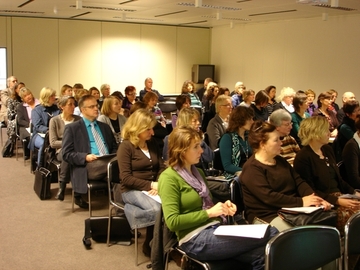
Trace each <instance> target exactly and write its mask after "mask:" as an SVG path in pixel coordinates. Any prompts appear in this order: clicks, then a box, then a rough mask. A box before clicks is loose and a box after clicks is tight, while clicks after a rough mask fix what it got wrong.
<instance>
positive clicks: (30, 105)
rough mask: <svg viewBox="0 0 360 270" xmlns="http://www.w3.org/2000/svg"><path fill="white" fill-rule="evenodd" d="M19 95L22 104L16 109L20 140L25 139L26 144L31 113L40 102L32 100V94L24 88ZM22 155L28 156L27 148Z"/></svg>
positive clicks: (28, 136)
mask: <svg viewBox="0 0 360 270" xmlns="http://www.w3.org/2000/svg"><path fill="white" fill-rule="evenodd" d="M19 95H20V97H21V99H22V100H23V103H21V104H19V105H18V107H17V109H16V111H17V121H18V127H19V134H20V140H23V139H26V140H27V144H28V143H29V141H30V133H29V130H30V122H31V111H32V110H33V109H34V108H35V107H36V106H37V105H38V104H40V101H39V100H38V99H36V98H34V95H33V94H32V92H31V91H30V90H29V89H28V88H26V87H23V88H21V89H20V93H19ZM27 144H26V145H27ZM24 155H25V156H26V157H29V156H30V153H29V149H28V148H26V149H25V153H24Z"/></svg>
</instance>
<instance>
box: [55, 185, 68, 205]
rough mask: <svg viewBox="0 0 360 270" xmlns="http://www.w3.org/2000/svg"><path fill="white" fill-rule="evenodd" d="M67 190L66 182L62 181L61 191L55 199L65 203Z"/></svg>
mask: <svg viewBox="0 0 360 270" xmlns="http://www.w3.org/2000/svg"><path fill="white" fill-rule="evenodd" d="M65 190H66V182H65V181H61V182H60V184H59V191H58V193H57V194H56V196H55V199H58V200H59V201H63V200H64V198H65Z"/></svg>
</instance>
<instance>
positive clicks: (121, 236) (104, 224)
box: [83, 216, 132, 248]
mask: <svg viewBox="0 0 360 270" xmlns="http://www.w3.org/2000/svg"><path fill="white" fill-rule="evenodd" d="M108 222H109V218H108V217H91V218H88V219H85V235H84V238H83V244H84V245H85V246H86V248H90V247H91V240H90V238H92V239H93V240H94V241H96V242H99V243H106V241H107V232H108ZM131 238H132V233H131V228H130V225H129V222H128V221H127V219H126V218H125V217H119V216H115V217H112V218H111V228H110V242H113V243H114V242H116V243H118V244H120V245H126V246H129V245H131Z"/></svg>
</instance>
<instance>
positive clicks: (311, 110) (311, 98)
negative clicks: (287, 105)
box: [305, 89, 317, 116]
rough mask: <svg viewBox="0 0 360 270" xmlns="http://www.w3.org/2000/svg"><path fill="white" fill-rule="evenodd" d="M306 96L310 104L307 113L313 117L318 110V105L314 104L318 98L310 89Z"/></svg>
mask: <svg viewBox="0 0 360 270" xmlns="http://www.w3.org/2000/svg"><path fill="white" fill-rule="evenodd" d="M305 95H306V97H307V104H308V108H307V110H306V112H307V113H308V114H309V115H310V116H312V115H313V113H314V111H315V109H316V108H317V106H316V104H315V103H314V100H315V98H316V94H315V92H314V91H313V90H311V89H308V90H306V91H305Z"/></svg>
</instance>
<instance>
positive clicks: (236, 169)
mask: <svg viewBox="0 0 360 270" xmlns="http://www.w3.org/2000/svg"><path fill="white" fill-rule="evenodd" d="M253 118H254V111H253V110H252V109H251V108H247V107H243V106H238V107H236V108H235V109H234V111H233V112H232V113H231V115H230V119H229V126H228V128H227V129H226V133H225V134H224V135H223V136H222V137H221V139H220V143H219V148H220V156H221V162H222V165H223V167H224V176H225V178H226V179H233V178H234V177H235V176H240V173H241V171H242V167H243V166H244V164H245V162H246V161H247V160H248V159H249V157H250V156H251V155H252V149H251V147H250V145H249V142H248V132H249V130H250V127H251V125H252V124H253V122H254V120H253Z"/></svg>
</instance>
